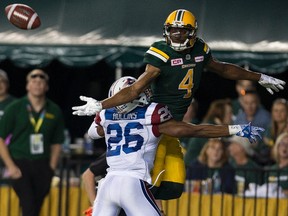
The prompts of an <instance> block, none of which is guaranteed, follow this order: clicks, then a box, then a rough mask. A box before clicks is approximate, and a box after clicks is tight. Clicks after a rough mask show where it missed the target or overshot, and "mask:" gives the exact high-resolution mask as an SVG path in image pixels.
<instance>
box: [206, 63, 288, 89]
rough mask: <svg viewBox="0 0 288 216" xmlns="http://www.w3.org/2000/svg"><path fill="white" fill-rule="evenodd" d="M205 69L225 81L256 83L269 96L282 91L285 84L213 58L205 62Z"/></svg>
mask: <svg viewBox="0 0 288 216" xmlns="http://www.w3.org/2000/svg"><path fill="white" fill-rule="evenodd" d="M206 69H208V70H209V71H211V72H214V73H216V74H218V75H219V76H222V77H224V78H226V79H231V80H251V81H257V82H258V83H259V84H260V85H262V86H263V87H265V88H266V89H267V91H268V92H269V93H270V94H273V91H276V92H278V91H279V90H283V89H284V87H283V86H284V85H285V84H286V82H285V81H283V80H280V79H276V78H274V77H271V76H268V75H265V74H261V73H257V72H253V71H250V70H246V69H244V68H242V67H239V66H238V65H235V64H231V63H226V62H221V61H218V60H216V59H214V58H213V57H211V58H210V59H209V61H208V62H207V65H206Z"/></svg>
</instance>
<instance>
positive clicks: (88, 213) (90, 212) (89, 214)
mask: <svg viewBox="0 0 288 216" xmlns="http://www.w3.org/2000/svg"><path fill="white" fill-rule="evenodd" d="M92 211H93V208H92V207H89V208H88V209H86V210H85V211H84V212H83V214H84V215H85V216H92Z"/></svg>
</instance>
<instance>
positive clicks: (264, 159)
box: [257, 98, 288, 166]
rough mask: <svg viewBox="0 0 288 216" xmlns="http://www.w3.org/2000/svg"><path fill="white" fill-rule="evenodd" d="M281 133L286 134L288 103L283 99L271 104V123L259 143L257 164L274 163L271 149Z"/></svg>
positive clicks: (287, 130) (287, 129)
mask: <svg viewBox="0 0 288 216" xmlns="http://www.w3.org/2000/svg"><path fill="white" fill-rule="evenodd" d="M283 132H288V102H287V100H286V99H284V98H278V99H276V100H274V102H273V104H272V108H271V123H270V124H269V126H268V128H267V129H266V131H265V133H264V136H263V140H262V141H260V142H259V149H260V150H259V151H258V153H257V154H258V156H257V160H258V163H259V164H261V165H263V166H267V165H272V164H274V163H275V161H274V160H273V159H272V158H271V149H272V147H273V146H274V144H275V141H276V139H277V137H278V136H279V134H281V133H283Z"/></svg>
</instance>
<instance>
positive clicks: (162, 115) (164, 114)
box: [151, 104, 173, 124]
mask: <svg viewBox="0 0 288 216" xmlns="http://www.w3.org/2000/svg"><path fill="white" fill-rule="evenodd" d="M172 118H173V117H172V114H171V112H170V110H169V108H168V107H167V106H166V105H163V104H157V105H156V106H155V108H154V111H153V113H152V116H151V123H152V124H161V123H163V122H166V121H168V120H170V119H172Z"/></svg>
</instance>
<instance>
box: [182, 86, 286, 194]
mask: <svg viewBox="0 0 288 216" xmlns="http://www.w3.org/2000/svg"><path fill="white" fill-rule="evenodd" d="M235 87H236V91H237V93H238V98H236V99H233V100H232V99H217V100H214V101H212V103H211V104H210V107H209V109H208V111H207V113H206V115H205V116H204V118H203V120H202V121H201V122H200V124H201V123H211V124H247V123H249V122H251V124H252V125H255V126H259V127H263V128H265V132H264V134H263V139H262V140H258V141H257V142H254V143H250V142H249V140H248V139H246V138H242V137H237V136H232V137H228V138H216V139H214V138H213V139H207V138H189V139H182V140H181V144H182V147H183V151H184V159H185V165H186V171H187V176H186V180H187V182H190V183H189V189H188V188H187V187H186V189H185V190H186V191H187V190H189V191H195V189H193V188H191V187H193V185H194V186H195V185H197V187H198V185H200V186H202V187H204V186H205V187H206V189H207V186H206V185H207V184H208V185H209V187H208V188H209V191H210V192H213V193H217V192H224V193H231V194H238V195H243V194H244V193H245V191H247V190H248V189H249V185H250V187H251V185H253V186H255V185H257V186H259V187H260V186H261V185H262V186H263V185H264V184H265V185H271V184H276V185H277V187H278V188H279V189H280V192H281V193H283V194H284V195H288V101H287V100H286V99H284V98H275V100H274V101H273V104H272V106H271V110H266V109H265V108H264V106H263V105H262V104H261V98H260V97H259V95H258V93H257V90H256V87H255V85H254V83H253V82H251V81H247V80H245V81H243V80H239V81H237V82H236V85H235ZM193 103H195V104H196V103H197V101H195V100H194V101H193ZM192 108H193V107H192ZM196 108H197V107H196ZM187 112H191V113H193V116H194V117H195V116H196V113H195V112H197V110H193V111H191V109H190V110H188V111H187ZM187 116H189V115H187ZM192 119H193V120H194V118H190V121H191V122H193V120H192ZM216 177H217V178H219V180H217V181H216ZM219 181H220V182H221V186H220V188H219ZM197 182H199V183H197ZM268 183H269V184H268ZM217 187H218V188H217ZM196 191H202V192H205V190H203V188H201V189H199V190H198V189H197V190H196ZM206 192H207V190H206Z"/></svg>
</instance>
